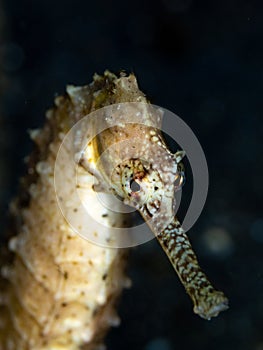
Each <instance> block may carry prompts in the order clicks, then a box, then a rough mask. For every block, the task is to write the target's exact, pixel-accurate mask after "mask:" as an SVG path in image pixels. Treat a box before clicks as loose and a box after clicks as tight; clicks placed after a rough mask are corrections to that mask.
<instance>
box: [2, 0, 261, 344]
mask: <svg viewBox="0 0 263 350" xmlns="http://www.w3.org/2000/svg"><path fill="white" fill-rule="evenodd" d="M2 7H3V8H4V12H5V23H4V22H3V20H2V21H1V25H2V24H3V23H4V32H3V35H2V37H1V45H0V56H2V60H1V63H0V64H1V70H2V73H3V75H2V76H1V80H0V82H1V104H2V111H1V124H0V127H1V130H0V137H1V141H0V143H1V181H2V184H1V222H4V213H5V212H6V209H7V203H8V201H9V200H10V198H11V196H13V195H14V194H15V193H16V187H17V183H18V177H19V176H20V175H21V174H23V172H24V166H23V162H22V158H23V157H25V155H26V154H28V153H29V152H30V150H31V147H32V144H31V142H30V141H29V138H28V135H27V129H28V128H36V127H39V126H41V125H42V124H43V122H44V114H45V111H46V109H47V108H48V107H50V106H51V105H52V101H53V99H54V96H55V95H56V94H61V93H63V92H64V88H65V85H66V84H75V85H81V84H86V83H89V82H90V81H91V79H92V75H93V74H94V73H95V72H97V73H102V72H103V71H104V70H105V69H110V70H113V71H115V72H118V71H120V70H121V69H124V70H127V71H128V72H130V71H133V72H134V73H135V74H136V75H137V77H138V81H139V85H140V87H141V89H142V90H143V91H144V92H145V93H146V94H147V96H148V97H149V98H150V99H151V101H152V102H153V103H155V104H158V105H160V106H163V107H165V108H168V109H170V110H172V111H173V112H175V113H177V114H178V115H179V116H181V117H182V118H183V119H184V120H185V121H186V123H187V124H188V125H189V126H190V127H191V128H192V130H193V131H194V132H195V134H196V135H197V137H198V139H199V141H200V143H201V145H202V147H203V149H204V152H205V154H206V157H207V162H208V166H209V173H210V188H209V194H208V199H207V202H206V206H205V208H204V211H203V212H202V215H201V217H200V219H199V221H198V222H197V224H196V225H195V226H194V228H192V230H191V231H190V232H189V235H190V237H191V240H192V242H193V245H194V247H195V249H196V251H197V253H198V256H199V260H200V262H201V265H202V266H203V267H204V269H205V271H206V272H207V274H208V276H209V277H210V279H211V280H212V281H213V282H214V284H215V285H216V286H217V287H218V288H220V289H222V290H224V291H225V293H226V295H227V296H228V297H229V299H230V309H229V310H228V311H227V312H224V313H222V314H221V315H220V316H219V317H218V318H216V319H213V320H211V321H205V320H202V319H200V318H199V317H198V316H196V315H194V314H193V313H192V310H191V309H192V305H191V303H190V301H189V298H188V296H187V295H186V294H185V292H184V290H183V288H182V286H181V284H180V283H179V281H178V278H177V276H176V274H175V273H174V271H173V269H172V267H171V266H170V264H169V262H168V260H167V258H166V257H165V254H164V253H163V252H162V251H161V249H160V248H159V246H158V243H157V242H155V241H152V242H150V243H147V244H145V245H142V246H139V247H137V248H135V249H134V250H132V252H131V256H130V262H129V267H128V273H129V275H130V276H131V278H132V280H133V287H132V289H130V290H127V291H125V292H124V294H123V297H122V300H121V303H120V308H119V314H120V316H121V319H122V324H121V326H120V327H119V328H116V329H113V330H111V332H110V334H109V336H108V337H107V346H108V349H109V350H121V349H126V350H175V349H185V350H188V349H189V350H190V349H196V350H199V349H202V350H206V349H218V350H219V349H225V350H230V349H231V350H232V349H238V350H250V349H251V350H252V349H253V350H262V349H263V335H262V331H263V329H262V328H263V327H262V325H263V319H262V318H263V317H262V315H263V274H262V266H263V259H262V248H263V214H262V203H261V201H262V194H263V181H262V175H261V174H262V150H263V147H262V140H261V139H262V137H263V123H262V95H263V90H262V81H263V4H262V2H261V1H245V0H239V1H234V0H221V1H219V0H218V1H217V0H210V1H208V0H207V1H197V0H196V1H195V0H185V1H183V0H158V1H157V0H156V1H145V0H140V1H139V0H134V1H132V2H128V1H127V2H125V1H123V0H122V1H113V2H110V1H99V0H98V1H80V0H74V1H69V0H63V1H62V0H57V1H51V0H45V1H44V0H39V1H33V0H32V1H27V0H24V1H19V0H5V1H4V3H3V6H2ZM185 192H186V193H187V182H186V185H185ZM2 226H3V224H2Z"/></svg>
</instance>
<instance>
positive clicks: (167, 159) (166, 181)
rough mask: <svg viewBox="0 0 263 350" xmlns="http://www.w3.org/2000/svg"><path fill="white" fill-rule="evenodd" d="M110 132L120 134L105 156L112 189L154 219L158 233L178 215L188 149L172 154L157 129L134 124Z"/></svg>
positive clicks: (108, 178)
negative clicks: (176, 200)
mask: <svg viewBox="0 0 263 350" xmlns="http://www.w3.org/2000/svg"><path fill="white" fill-rule="evenodd" d="M124 130H125V132H124ZM108 132H110V135H109V134H108V135H107V136H108V137H109V136H111V139H112V138H113V135H119V138H118V140H116V139H115V142H114V143H112V144H111V145H110V146H109V147H108V149H107V150H106V151H105V154H104V157H102V158H103V161H102V163H103V165H104V170H103V173H104V174H106V178H107V180H108V181H107V182H108V184H109V185H110V189H111V191H112V192H113V193H114V194H116V195H117V196H118V197H119V198H120V199H121V200H122V201H123V202H124V203H125V204H128V205H130V206H132V207H134V208H136V209H137V210H138V211H139V212H140V213H141V215H142V216H143V218H144V219H145V220H146V221H147V222H148V221H151V223H150V227H151V228H152V230H153V231H154V232H155V233H157V232H158V231H160V229H163V228H164V227H166V226H167V225H168V224H169V222H170V221H171V220H172V219H173V217H174V207H175V192H176V191H177V190H178V189H179V188H180V187H181V186H182V182H183V172H182V169H181V165H180V161H181V159H182V157H183V155H184V152H182V151H179V152H177V153H176V154H173V153H171V152H170V151H169V149H168V148H167V146H166V144H165V141H164V139H163V137H162V135H161V132H160V131H159V130H158V129H157V128H152V127H148V126H145V125H141V124H133V123H130V124H125V125H123V126H117V127H115V128H114V129H112V130H110V131H108ZM122 134H123V135H124V136H123V139H122V137H121V136H120V135H122ZM104 136H105V135H104ZM105 168H106V170H105ZM148 224H149V222H148Z"/></svg>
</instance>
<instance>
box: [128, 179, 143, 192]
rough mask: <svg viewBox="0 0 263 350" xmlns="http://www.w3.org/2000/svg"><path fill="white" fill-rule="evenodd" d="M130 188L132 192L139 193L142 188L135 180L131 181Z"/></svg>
mask: <svg viewBox="0 0 263 350" xmlns="http://www.w3.org/2000/svg"><path fill="white" fill-rule="evenodd" d="M130 188H131V190H132V192H139V191H140V189H141V186H140V185H139V184H138V183H137V182H136V181H135V180H131V182H130Z"/></svg>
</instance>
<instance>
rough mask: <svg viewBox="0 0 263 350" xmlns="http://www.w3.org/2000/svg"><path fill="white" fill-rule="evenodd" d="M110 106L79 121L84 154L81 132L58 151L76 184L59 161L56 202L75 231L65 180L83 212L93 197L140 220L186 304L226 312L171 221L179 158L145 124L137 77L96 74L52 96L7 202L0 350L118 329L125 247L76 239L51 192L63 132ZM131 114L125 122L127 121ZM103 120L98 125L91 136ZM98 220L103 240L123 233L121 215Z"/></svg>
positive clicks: (206, 312)
mask: <svg viewBox="0 0 263 350" xmlns="http://www.w3.org/2000/svg"><path fill="white" fill-rule="evenodd" d="M127 103H128V107H127V105H126V106H125V108H122V107H123V106H124V105H125V104H127ZM111 105H112V106H113V107H112V108H113V109H112V111H113V112H112V115H111V116H110V117H109V116H107V115H103V113H102V119H100V118H99V119H96V118H95V119H93V122H91V123H90V124H88V125H86V127H87V130H84V134H85V133H86V132H87V133H89V132H91V133H92V134H93V135H94V137H93V138H92V140H91V141H89V142H88V143H87V145H86V147H85V149H84V150H82V149H79V148H78V147H79V139H80V138H81V137H82V136H80V135H79V134H76V135H75V139H73V140H72V145H71V146H70V148H69V149H66V152H68V153H69V154H70V156H71V155H72V154H73V155H74V154H75V153H76V154H77V155H79V156H78V157H76V169H77V173H78V176H79V178H80V179H81V182H82V183H81V184H78V183H77V182H74V181H75V178H74V177H72V176H73V175H74V174H73V172H72V169H71V168H70V166H68V165H67V163H65V164H64V166H63V167H62V168H61V169H60V171H59V172H58V173H59V179H60V182H62V184H63V186H61V188H60V191H59V196H60V198H58V201H64V202H65V201H66V205H67V206H68V208H70V210H72V212H73V213H75V214H76V215H78V216H77V217H78V225H79V227H80V226H82V225H86V224H87V223H86V219H85V218H84V216H83V215H79V214H78V207H77V206H76V204H77V203H75V202H74V199H72V198H74V197H72V196H71V192H70V191H69V190H68V188H69V187H70V188H72V183H74V186H76V187H77V186H83V188H82V189H81V191H82V194H84V196H85V194H87V198H88V200H89V201H90V206H93V205H95V203H97V202H96V201H97V197H96V196H97V193H98V192H104V193H111V194H114V195H115V196H117V197H118V198H119V199H121V201H123V202H124V203H125V204H128V205H130V206H131V207H134V208H135V209H137V210H138V211H139V212H140V214H141V215H142V217H143V218H144V220H145V221H146V222H147V224H148V225H149V227H150V228H151V230H152V231H153V233H154V234H155V236H156V237H157V239H158V241H159V242H160V244H161V246H162V248H163V249H164V251H165V252H166V254H167V255H168V257H169V259H170V261H171V263H172V264H173V266H174V268H175V270H176V272H177V274H178V275H179V278H180V280H181V281H182V283H183V284H184V286H185V289H186V291H187V293H188V294H189V295H190V297H191V298H192V300H193V302H194V312H195V313H197V314H199V315H200V316H201V317H204V318H206V319H210V318H211V317H212V316H216V315H217V314H218V313H219V312H220V311H222V310H225V309H226V308H227V298H226V297H225V296H224V294H223V293H222V292H219V291H216V290H215V289H214V288H213V287H212V286H211V284H210V282H209V281H208V279H207V277H206V275H205V274H204V273H203V272H202V270H201V269H200V267H199V264H198V262H197V258H196V256H195V254H194V252H193V250H192V248H191V245H190V243H189V240H188V237H187V235H186V234H185V233H184V231H183V229H182V228H181V226H180V223H179V221H178V220H177V218H176V217H175V216H174V212H173V211H174V205H175V200H174V191H175V187H176V186H177V185H175V180H176V179H177V178H178V177H180V170H179V167H180V162H181V159H182V156H183V152H181V151H179V152H177V153H176V154H172V153H171V152H170V151H169V149H168V148H167V146H166V144H165V141H164V139H163V137H162V134H161V132H160V123H161V118H157V119H155V118H153V116H152V113H151V110H150V104H149V103H148V101H147V99H146V97H145V96H144V94H143V93H142V92H141V91H140V90H139V88H138V85H137V81H136V78H135V76H134V75H133V74H131V75H129V76H126V75H124V74H121V75H120V77H117V76H116V75H114V74H112V73H110V72H108V71H106V72H105V73H104V75H103V76H99V75H95V76H94V80H93V82H92V83H91V84H90V85H87V86H84V87H74V86H68V87H67V94H66V95H65V96H64V97H57V98H56V99H55V108H53V109H51V110H49V111H48V112H47V122H46V124H45V126H44V127H43V129H41V130H33V131H31V133H30V136H31V138H32V139H33V140H34V142H35V144H36V148H35V151H34V152H33V153H32V154H31V156H30V157H29V158H28V174H27V175H26V176H25V177H24V178H23V179H22V181H21V191H20V195H19V196H18V198H17V199H16V200H15V201H13V203H12V204H11V212H12V215H13V226H12V230H11V235H12V236H13V238H11V239H10V241H9V249H10V251H11V252H13V256H11V258H10V259H9V260H8V263H7V264H6V265H5V266H3V267H2V270H1V273H2V283H3V286H4V287H3V288H2V289H1V296H0V302H1V304H2V307H1V315H0V349H1V350H18V349H21V350H28V349H29V350H40V349H41V350H47V349H49V350H50V349H53V350H55V349H65V350H66V349H67V350H75V349H80V348H82V349H84V348H85V349H90V350H91V349H100V348H101V347H102V346H103V345H102V342H103V337H104V335H105V333H106V331H107V329H108V328H109V327H110V326H113V325H117V324H118V323H119V319H118V317H117V316H116V313H115V302H116V300H117V299H118V296H119V295H120V293H121V290H122V288H124V287H128V286H129V285H130V281H129V279H128V278H127V277H126V276H125V273H124V267H125V260H126V249H120V248H112V247H107V246H104V247H103V246H98V245H95V244H94V243H92V242H90V241H89V240H85V239H83V238H82V237H81V236H80V235H79V234H78V233H76V231H75V230H74V229H73V228H72V226H71V225H70V223H69V222H68V221H67V220H66V218H65V217H64V216H63V215H62V213H61V211H60V208H59V205H58V201H57V198H56V193H55V188H54V171H55V166H56V156H57V154H58V152H59V149H60V146H61V144H62V141H63V139H64V138H65V136H66V135H67V133H68V132H69V131H70V130H71V128H72V127H73V126H74V125H75V124H76V123H77V122H79V121H81V120H82V119H83V117H84V116H86V115H89V114H90V113H92V112H94V111H97V110H103V108H104V107H105V106H111ZM131 117H132V120H133V122H132V123H130V122H129V123H127V120H130V118H131ZM101 122H103V123H104V124H105V128H104V130H103V131H102V132H99V133H97V131H98V130H99V129H100V128H101V125H100V123H101ZM71 153H72V154H71ZM105 155H106V156H105ZM120 160H121V161H120ZM95 165H96V166H95ZM83 184H84V185H83ZM133 184H137V186H138V188H136V189H134V186H133ZM74 186H73V188H74ZM85 186H86V187H85ZM75 190H76V191H77V188H75ZM98 215H99V216H101V219H102V221H103V222H104V224H105V225H106V226H107V232H108V236H109V237H112V236H114V229H115V227H116V226H118V227H121V228H122V230H123V231H125V227H127V222H126V216H125V215H123V214H122V213H121V212H120V213H118V212H117V213H116V212H112V211H111V210H110V209H107V208H104V209H103V211H101V212H100V211H99V213H98ZM87 231H88V232H89V234H91V235H94V236H96V235H98V234H99V233H98V232H96V224H95V225H90V226H89V225H88V227H87Z"/></svg>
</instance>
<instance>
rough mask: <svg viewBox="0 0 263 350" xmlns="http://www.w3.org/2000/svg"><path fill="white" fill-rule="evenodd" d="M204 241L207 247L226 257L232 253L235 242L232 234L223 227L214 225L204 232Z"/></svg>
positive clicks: (212, 251) (214, 252)
mask: <svg viewBox="0 0 263 350" xmlns="http://www.w3.org/2000/svg"><path fill="white" fill-rule="evenodd" d="M203 242H204V244H205V246H206V248H207V249H208V250H209V251H210V252H211V253H212V254H214V255H217V256H218V257H226V256H229V255H231V254H232V252H233V250H234V243H233V240H232V238H231V236H230V234H229V233H228V232H227V231H226V230H225V229H224V228H221V227H212V228H210V229H208V230H207V231H206V232H205V233H204V234H203Z"/></svg>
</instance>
